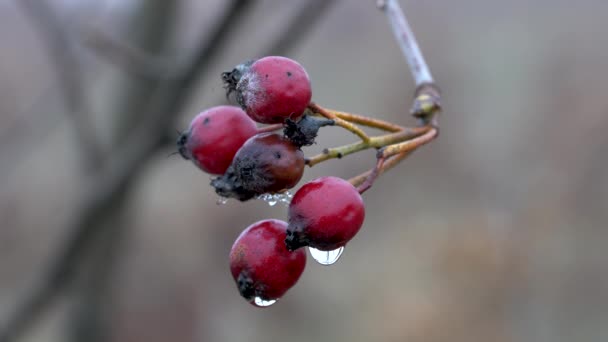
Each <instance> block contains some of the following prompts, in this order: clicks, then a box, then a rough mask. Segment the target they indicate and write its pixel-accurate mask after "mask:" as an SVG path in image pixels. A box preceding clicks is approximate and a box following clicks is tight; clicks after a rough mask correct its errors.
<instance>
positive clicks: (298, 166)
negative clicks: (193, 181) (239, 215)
mask: <svg viewBox="0 0 608 342" xmlns="http://www.w3.org/2000/svg"><path fill="white" fill-rule="evenodd" d="M304 166H305V161H304V153H303V152H302V151H301V150H300V149H299V148H298V147H297V146H296V145H295V144H294V143H292V142H291V141H290V140H288V139H286V138H284V137H283V136H281V135H278V134H274V133H263V134H258V135H255V136H253V137H251V138H250V139H249V140H247V141H246V142H245V144H244V145H243V146H242V147H241V148H240V149H239V150H238V152H237V153H236V155H235V156H234V159H233V160H232V164H231V165H230V167H229V168H228V170H226V173H225V174H224V175H223V176H221V177H218V178H216V179H214V180H213V181H212V182H211V185H212V186H213V187H214V188H215V191H216V193H217V194H218V195H220V196H222V197H232V198H236V199H238V200H241V201H246V200H248V199H251V198H253V197H255V196H257V195H261V194H265V193H277V192H280V191H282V190H286V189H291V188H293V187H294V186H296V184H298V182H299V181H300V179H301V178H302V175H303V174H304Z"/></svg>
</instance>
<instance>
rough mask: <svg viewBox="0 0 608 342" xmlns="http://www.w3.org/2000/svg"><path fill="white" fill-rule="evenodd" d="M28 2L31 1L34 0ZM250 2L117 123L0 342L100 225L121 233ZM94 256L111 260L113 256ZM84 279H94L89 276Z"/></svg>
mask: <svg viewBox="0 0 608 342" xmlns="http://www.w3.org/2000/svg"><path fill="white" fill-rule="evenodd" d="M28 2H32V3H35V2H36V0H29V1H28ZM336 2H337V1H334V0H332V1H330V0H311V1H308V2H306V3H305V4H304V5H302V6H301V8H299V9H298V10H297V11H295V12H294V14H293V18H292V19H291V20H289V24H288V27H286V28H285V29H284V30H282V31H281V32H282V33H281V34H280V35H279V37H277V39H276V41H275V42H274V43H273V44H271V46H270V47H269V48H268V49H267V50H266V52H267V53H266V54H269V53H268V52H270V54H285V53H286V51H287V50H289V49H291V48H293V47H294V46H295V45H296V44H297V43H298V42H299V41H300V39H301V38H302V37H303V36H304V35H306V34H307V33H308V32H309V31H310V30H311V29H312V28H313V27H315V25H314V22H315V20H319V19H320V18H321V17H322V15H323V14H325V13H326V12H327V10H328V8H329V6H331V5H332V4H334V3H336ZM254 3H255V1H252V0H233V1H231V2H229V3H228V4H227V6H226V9H225V11H224V12H223V16H222V19H221V20H220V21H219V22H218V24H217V26H216V27H215V29H214V31H213V32H212V33H211V34H210V35H209V37H210V38H209V40H208V41H204V42H202V43H201V44H200V46H199V47H197V48H196V49H195V50H194V52H193V53H192V55H191V58H190V59H188V62H186V63H185V64H184V65H183V66H181V67H179V68H176V70H178V71H177V73H176V74H175V76H174V77H170V78H163V77H162V73H161V75H159V76H160V79H159V80H158V84H157V86H156V87H155V88H156V89H155V90H154V91H153V96H151V100H148V101H145V102H144V103H145V106H144V105H143V104H140V105H139V106H138V107H139V108H136V109H137V110H135V111H134V113H136V114H135V115H134V117H133V118H130V119H129V121H131V122H137V123H138V124H137V125H134V126H133V127H132V129H131V128H129V127H128V126H130V125H129V124H126V125H122V124H121V129H123V130H124V129H125V127H127V129H126V131H128V132H129V133H128V134H124V133H123V134H117V135H116V139H117V141H116V142H115V144H114V146H116V147H117V149H116V151H115V152H114V153H113V154H112V155H110V156H108V159H107V162H105V163H104V165H103V166H102V167H101V168H100V170H99V172H97V173H96V175H95V177H93V179H91V181H90V182H89V184H88V185H87V186H86V187H85V188H84V189H83V190H82V194H81V196H80V198H81V200H80V201H79V204H80V205H79V206H77V207H76V208H75V209H74V217H73V219H72V221H71V222H72V223H71V224H70V227H69V231H70V232H71V233H70V235H69V237H68V239H67V241H66V242H65V245H64V247H63V248H62V249H61V250H60V253H59V254H58V256H57V258H56V259H55V260H53V261H52V262H51V264H50V265H49V267H48V273H46V274H43V275H42V279H41V281H40V283H39V284H38V286H37V287H35V288H34V291H33V292H32V293H31V294H30V295H29V296H28V297H27V298H25V299H24V300H23V301H22V302H21V303H19V305H18V307H17V309H16V310H15V313H14V315H12V316H11V317H10V319H9V321H8V322H7V324H6V325H5V326H4V328H3V329H2V330H1V331H0V342H8V341H14V340H17V339H18V338H19V337H20V336H21V335H22V334H23V333H25V332H26V331H27V329H28V328H29V327H31V326H32V325H33V324H34V323H35V322H36V321H37V319H38V318H39V317H40V316H41V315H42V314H43V313H44V312H45V311H46V310H47V309H48V308H49V307H50V306H51V305H52V304H53V303H54V299H56V297H57V296H58V295H60V294H61V293H63V292H64V291H65V290H66V288H67V287H68V285H70V284H71V283H72V282H73V280H74V279H75V276H76V275H77V274H78V272H79V271H80V270H81V268H82V260H83V259H84V257H85V255H86V254H87V253H88V252H89V250H91V249H92V248H93V246H94V244H97V243H98V240H100V239H99V237H100V233H101V231H103V229H102V227H104V226H106V225H108V223H110V222H111V224H112V225H113V230H114V231H115V232H118V233H119V234H120V232H121V231H122V230H124V229H126V227H124V226H122V225H121V224H120V223H121V220H120V219H118V222H116V221H113V220H114V219H115V218H116V216H117V215H118V216H120V215H119V214H118V213H119V212H120V209H121V206H122V204H124V199H125V195H126V194H127V193H128V192H129V190H130V188H131V186H132V185H133V184H134V183H135V182H134V180H135V179H136V176H137V175H138V174H139V173H140V172H141V171H142V170H143V169H144V167H145V166H146V164H147V161H148V160H149V159H150V158H151V157H152V156H154V155H155V154H156V153H157V152H158V151H159V150H160V149H161V148H163V147H164V146H168V145H169V143H170V142H171V143H172V141H171V139H170V138H169V137H170V136H171V135H170V134H171V132H172V128H173V127H174V121H175V119H176V118H177V117H178V114H179V113H180V112H181V111H182V110H183V108H184V105H185V104H186V102H187V100H188V99H189V97H190V95H191V94H192V91H193V90H194V87H195V85H196V84H197V82H198V80H200V79H201V78H202V77H203V76H204V75H205V74H206V73H207V72H209V71H210V70H209V68H208V65H209V62H210V61H211V60H212V59H213V58H215V56H216V55H217V53H218V52H219V51H221V49H222V47H223V46H224V44H226V42H228V41H229V40H228V39H227V37H228V35H229V34H231V31H233V29H234V28H235V27H237V25H235V24H234V23H236V22H238V19H239V18H240V17H242V16H243V15H245V14H246V13H247V11H248V9H250V8H251V7H252V5H253V4H254ZM152 60H154V57H152ZM148 99H149V98H148ZM142 107H143V108H142ZM141 118H145V120H137V119H141ZM106 233H107V232H106ZM122 233H124V232H122ZM112 236H114V235H112V234H109V235H108V234H106V236H105V237H104V238H103V239H101V240H104V241H106V242H107V241H108V239H109V241H112ZM100 250H101V251H102V252H101V255H106V256H107V254H108V253H113V252H114V251H113V250H111V251H108V249H107V248H101V249H100ZM97 260H101V261H103V260H107V261H108V262H109V261H110V260H111V258H110V257H108V258H101V259H97ZM89 276H92V277H102V278H103V277H105V276H107V273H106V272H99V274H97V273H96V272H89ZM84 283H85V284H87V283H88V284H92V283H95V282H94V281H91V280H89V281H85V282H84ZM97 302H98V301H97ZM87 324H90V322H89V323H87ZM77 336H81V337H82V336H87V334H83V335H80V334H78V333H77V334H75V335H74V336H73V337H74V338H77ZM101 339H103V337H99V340H101Z"/></svg>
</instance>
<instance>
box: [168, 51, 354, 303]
mask: <svg viewBox="0 0 608 342" xmlns="http://www.w3.org/2000/svg"><path fill="white" fill-rule="evenodd" d="M222 78H223V81H224V84H225V87H226V89H227V92H228V95H231V94H234V95H236V96H235V97H236V101H237V102H238V104H239V105H240V108H239V107H236V106H218V107H213V108H210V109H208V110H206V111H204V112H202V113H200V114H199V115H198V116H196V117H195V118H194V120H193V121H192V122H191V124H190V127H189V129H188V130H187V131H186V132H184V133H183V134H181V135H180V137H179V139H178V142H177V145H178V149H179V153H180V154H181V155H182V156H183V157H184V158H185V159H188V160H192V161H193V163H194V164H195V165H196V166H198V167H199V168H200V169H202V170H203V171H205V172H207V173H210V174H214V175H218V176H217V177H216V178H215V179H213V180H212V182H211V185H212V186H213V187H214V188H215V190H216V192H217V194H218V195H220V196H221V197H223V198H235V199H238V200H240V201H246V200H249V199H252V198H256V197H260V196H268V194H271V195H272V194H278V193H282V192H285V191H286V190H287V189H291V188H293V187H294V186H295V185H296V184H297V183H298V182H299V181H300V179H301V177H302V174H303V172H304V166H305V159H304V154H303V152H302V150H301V147H302V146H307V145H311V144H312V143H314V138H315V137H316V135H317V132H318V130H319V128H320V127H323V126H327V125H332V124H334V121H333V120H331V119H319V118H316V117H313V115H310V114H311V113H310V112H309V109H308V107H309V104H310V100H311V96H312V92H311V85H310V79H309V77H308V74H307V73H306V71H305V70H304V68H303V67H302V66H301V65H300V64H298V63H297V62H296V61H294V60H291V59H289V58H285V57H277V56H271V57H264V58H261V59H258V60H256V61H253V62H247V63H243V64H241V65H239V66H237V67H235V68H234V69H233V70H232V71H230V72H225V73H223V74H222ZM255 122H258V123H263V124H269V126H266V127H262V128H257V127H256V123H255ZM281 128H282V129H283V134H281V135H280V134H277V133H273V131H275V130H277V129H281ZM364 217H365V209H364V205H363V200H362V198H361V195H360V193H359V191H358V190H357V189H356V188H355V187H354V186H353V185H352V184H351V183H349V182H348V181H345V180H343V179H341V178H337V177H322V178H319V179H316V180H313V181H311V182H309V183H307V184H305V185H304V186H302V187H301V188H300V189H299V190H298V191H297V192H296V193H295V194H294V196H293V198H292V199H291V202H290V204H289V209H288V222H283V221H279V220H264V221H260V222H256V223H254V224H252V225H251V226H249V227H247V228H246V229H245V230H244V231H243V232H242V233H241V235H240V236H239V237H238V238H237V240H236V241H235V243H234V245H233V247H232V250H231V252H230V270H231V272H232V276H233V277H234V280H235V281H236V283H237V287H238V289H239V292H240V293H241V295H242V296H243V297H244V298H245V299H246V300H247V301H249V302H250V303H252V304H254V305H257V306H268V305H270V304H272V303H274V302H275V301H276V300H277V299H278V298H280V297H281V296H283V295H284V294H285V292H286V291H287V290H288V289H289V288H291V287H292V286H293V285H294V284H295V283H296V282H297V280H298V279H299V277H300V275H301V274H302V272H303V271H304V267H305V264H306V253H305V252H304V250H303V249H302V248H301V247H305V246H309V247H310V248H313V250H311V251H315V252H317V253H319V251H327V252H329V251H334V252H335V253H339V252H338V251H340V252H341V248H343V247H344V245H345V244H346V243H347V242H348V241H350V240H351V239H352V238H353V237H354V236H355V234H356V233H357V232H358V231H359V229H360V228H361V225H362V224H363V220H364ZM335 253H334V254H335ZM337 256H339V255H335V256H334V259H336V258H337ZM329 262H330V261H327V262H326V263H329Z"/></svg>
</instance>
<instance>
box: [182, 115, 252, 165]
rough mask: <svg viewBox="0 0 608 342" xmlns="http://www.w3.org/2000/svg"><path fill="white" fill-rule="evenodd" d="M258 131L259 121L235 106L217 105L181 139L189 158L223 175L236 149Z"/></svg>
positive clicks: (198, 119) (183, 154)
mask: <svg viewBox="0 0 608 342" xmlns="http://www.w3.org/2000/svg"><path fill="white" fill-rule="evenodd" d="M256 132H257V127H256V125H255V122H254V121H253V120H251V119H250V118H249V117H248V116H247V114H245V112H244V111H243V110H242V109H240V108H239V107H235V106H217V107H213V108H209V109H207V110H206V111H204V112H202V113H200V114H198V115H197V116H196V117H195V118H194V119H193V120H192V122H191V123H190V128H189V129H188V131H186V132H184V133H183V134H182V135H181V136H180V137H179V139H178V141H177V146H178V149H179V153H180V154H181V155H182V157H184V158H185V159H192V161H193V162H194V164H195V165H196V166H198V167H199V168H201V169H202V170H203V171H205V172H208V173H211V174H223V173H224V172H225V171H226V169H227V168H228V166H230V163H231V162H232V158H233V157H234V155H235V154H236V152H237V151H238V150H239V148H241V146H242V145H243V144H244V143H245V141H247V139H249V138H251V137H252V136H254V135H255V134H256Z"/></svg>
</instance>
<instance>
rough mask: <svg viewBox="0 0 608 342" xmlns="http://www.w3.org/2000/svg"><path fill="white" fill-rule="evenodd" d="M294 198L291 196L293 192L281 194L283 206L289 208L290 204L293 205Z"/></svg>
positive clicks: (280, 199) (280, 200)
mask: <svg viewBox="0 0 608 342" xmlns="http://www.w3.org/2000/svg"><path fill="white" fill-rule="evenodd" d="M292 197H293V195H292V194H291V192H289V191H285V192H284V193H282V194H280V198H279V202H281V204H283V205H285V206H286V207H288V206H289V204H290V203H291V198H292Z"/></svg>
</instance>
